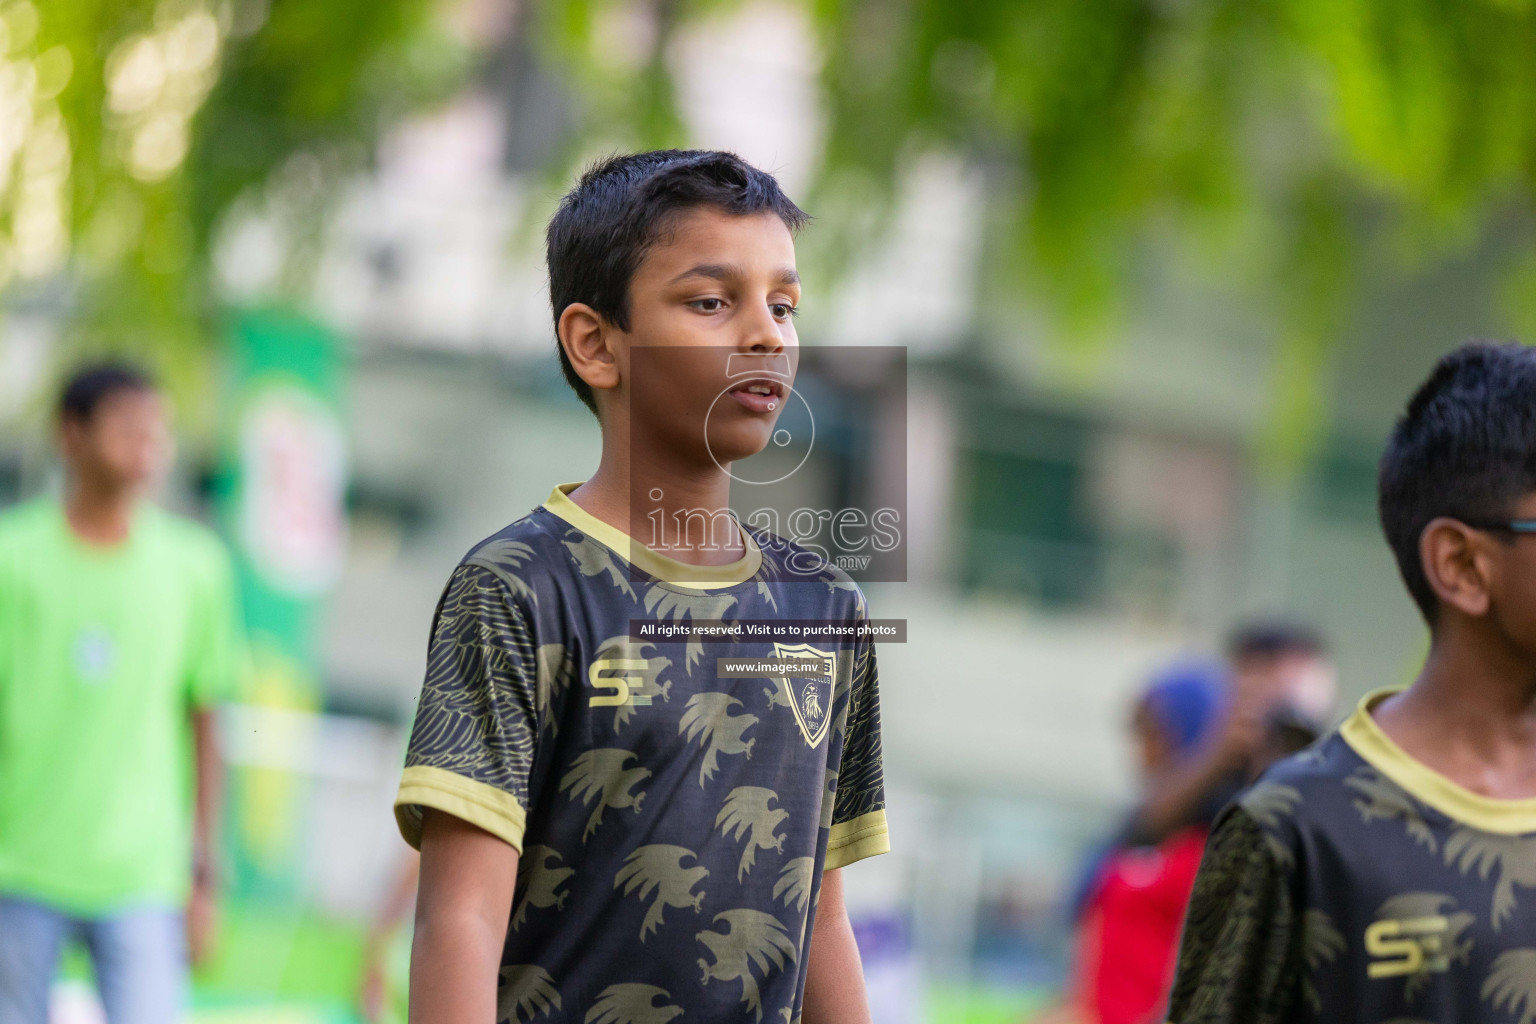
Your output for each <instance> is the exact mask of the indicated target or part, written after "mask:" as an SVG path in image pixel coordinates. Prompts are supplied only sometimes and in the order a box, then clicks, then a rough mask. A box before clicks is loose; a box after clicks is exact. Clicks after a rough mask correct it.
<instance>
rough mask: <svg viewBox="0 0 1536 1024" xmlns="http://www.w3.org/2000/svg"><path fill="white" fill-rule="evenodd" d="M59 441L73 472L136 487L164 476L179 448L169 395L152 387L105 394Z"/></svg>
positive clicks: (118, 486)
mask: <svg viewBox="0 0 1536 1024" xmlns="http://www.w3.org/2000/svg"><path fill="white" fill-rule="evenodd" d="M60 441H61V445H62V448H63V454H64V460H65V462H66V463H68V464H69V466H70V469H71V471H73V472H75V473H77V474H80V475H82V476H88V477H90V478H91V479H92V480H94V481H98V482H100V483H103V484H105V485H107V486H109V487H112V488H114V489H125V490H133V491H142V490H145V489H147V488H149V487H152V486H153V485H154V484H155V483H157V482H158V481H159V479H160V478H161V477H162V476H163V475H164V474H165V471H166V470H167V469H168V468H169V467H170V462H171V458H172V452H173V447H174V445H173V442H172V440H171V430H170V417H169V414H168V412H167V410H166V404H165V399H164V398H162V397H161V396H160V394H159V392H156V391H153V390H150V389H147V388H122V389H119V390H117V391H114V392H112V393H110V394H108V395H106V396H104V397H103V398H102V399H101V401H100V402H98V403H97V404H96V408H95V409H94V410H93V411H92V412H91V415H90V417H89V418H88V419H85V420H69V421H67V422H65V423H64V424H63V426H62V427H61V429H60Z"/></svg>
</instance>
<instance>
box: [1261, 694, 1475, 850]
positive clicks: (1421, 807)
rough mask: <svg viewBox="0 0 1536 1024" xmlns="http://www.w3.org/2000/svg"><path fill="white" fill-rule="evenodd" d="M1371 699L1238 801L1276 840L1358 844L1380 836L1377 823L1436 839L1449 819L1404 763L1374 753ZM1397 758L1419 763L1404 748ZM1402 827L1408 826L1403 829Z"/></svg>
mask: <svg viewBox="0 0 1536 1024" xmlns="http://www.w3.org/2000/svg"><path fill="white" fill-rule="evenodd" d="M1374 698H1375V695H1373V697H1372V698H1367V701H1365V702H1362V704H1361V707H1360V708H1359V709H1357V710H1356V711H1355V712H1354V714H1353V715H1351V716H1350V718H1349V719H1347V720H1346V721H1345V722H1344V723H1343V724H1342V725H1341V726H1340V727H1339V728H1337V729H1335V730H1334V731H1333V732H1331V733H1329V734H1328V735H1326V736H1324V737H1323V738H1322V739H1319V740H1318V741H1317V742H1316V743H1314V744H1312V746H1310V747H1308V748H1307V749H1306V750H1303V751H1301V752H1300V753H1298V754H1294V755H1292V756H1291V757H1288V758H1286V759H1284V760H1282V761H1279V762H1277V763H1276V764H1274V765H1273V766H1272V767H1271V768H1270V769H1269V770H1268V771H1266V772H1265V773H1264V775H1263V776H1262V777H1261V778H1260V779H1259V781H1258V782H1256V783H1255V784H1254V785H1253V786H1251V787H1250V788H1249V789H1248V790H1246V791H1245V792H1244V793H1242V794H1241V795H1240V796H1239V797H1238V798H1237V800H1236V802H1235V806H1236V807H1238V808H1241V809H1242V810H1243V811H1244V812H1246V813H1247V815H1248V816H1249V817H1250V818H1252V819H1253V820H1254V821H1255V822H1256V823H1257V824H1258V825H1259V827H1260V828H1262V829H1263V831H1264V833H1265V835H1266V837H1267V838H1269V840H1270V841H1271V843H1272V844H1279V846H1280V847H1284V848H1291V849H1295V848H1299V847H1300V846H1302V845H1306V846H1315V845H1316V844H1318V843H1320V842H1326V843H1327V844H1329V845H1339V846H1353V845H1359V844H1360V843H1363V842H1366V841H1368V840H1372V839H1376V840H1379V839H1380V837H1381V835H1382V833H1380V832H1378V831H1377V830H1375V829H1372V828H1371V826H1372V824H1373V823H1376V822H1387V821H1395V822H1398V823H1399V824H1400V825H1402V826H1404V828H1405V829H1406V833H1405V834H1406V835H1407V836H1408V837H1409V839H1411V840H1412V841H1415V842H1418V843H1427V842H1432V841H1433V839H1432V837H1433V835H1434V834H1435V833H1436V832H1438V831H1440V830H1441V829H1442V828H1443V827H1444V826H1445V825H1446V824H1447V823H1449V819H1448V818H1446V816H1445V815H1444V814H1442V813H1441V812H1440V811H1438V810H1436V809H1435V808H1434V807H1432V806H1431V805H1430V804H1429V803H1427V802H1425V801H1424V800H1423V799H1422V798H1421V796H1420V795H1418V794H1416V793H1415V792H1414V791H1413V789H1412V787H1410V786H1408V785H1405V784H1404V781H1403V779H1404V776H1403V772H1402V770H1400V766H1399V765H1397V764H1395V763H1392V762H1389V761H1387V760H1385V759H1384V758H1383V757H1382V756H1380V755H1379V753H1378V752H1377V751H1375V750H1373V748H1372V746H1371V741H1372V739H1373V735H1372V734H1373V733H1374V731H1375V730H1374V727H1373V726H1372V725H1371V724H1370V720H1369V712H1368V710H1367V706H1368V704H1369V703H1370V702H1371V701H1372V700H1373V699H1374ZM1396 757H1397V759H1398V760H1399V761H1401V762H1403V763H1404V764H1409V765H1411V762H1408V761H1407V760H1406V755H1403V754H1402V753H1401V752H1400V751H1399V752H1396ZM1399 831H1401V830H1399Z"/></svg>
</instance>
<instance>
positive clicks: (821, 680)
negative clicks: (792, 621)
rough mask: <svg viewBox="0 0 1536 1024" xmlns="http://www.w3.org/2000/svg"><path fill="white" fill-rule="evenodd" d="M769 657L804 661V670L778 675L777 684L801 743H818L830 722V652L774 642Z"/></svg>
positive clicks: (831, 667) (807, 645)
mask: <svg viewBox="0 0 1536 1024" xmlns="http://www.w3.org/2000/svg"><path fill="white" fill-rule="evenodd" d="M773 656H774V657H775V658H799V659H803V660H804V661H805V669H804V670H803V671H801V672H799V673H798V674H795V675H783V676H779V685H780V686H781V687H783V689H784V690H785V692H786V694H787V695H788V698H789V710H790V711H792V712H794V715H795V722H796V724H798V725H799V726H800V734H801V735H802V736H804V737H805V742H807V743H809V744H810V745H811V746H813V747H814V746H818V745H819V744H820V743H821V741H822V740H823V739H824V738H825V737H826V735H827V727H828V726H829V725H831V724H832V687H833V670H834V664H835V663H834V660H833V659H834V655H833V654H832V653H831V652H829V651H823V650H819V649H817V648H815V647H812V646H811V645H810V644H774V645H773Z"/></svg>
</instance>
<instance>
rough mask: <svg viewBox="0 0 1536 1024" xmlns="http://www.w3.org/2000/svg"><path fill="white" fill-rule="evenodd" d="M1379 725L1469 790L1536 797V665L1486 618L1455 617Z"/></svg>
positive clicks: (1379, 715) (1382, 710)
mask: <svg viewBox="0 0 1536 1024" xmlns="http://www.w3.org/2000/svg"><path fill="white" fill-rule="evenodd" d="M1375 718H1376V723H1377V725H1379V726H1380V727H1381V728H1382V730H1383V731H1384V732H1385V733H1386V734H1387V735H1388V736H1389V737H1391V739H1392V740H1393V741H1394V742H1396V743H1397V744H1398V746H1400V747H1402V748H1403V750H1404V751H1406V752H1407V753H1408V754H1409V756H1411V757H1413V758H1414V759H1415V760H1417V761H1419V762H1421V763H1423V764H1424V765H1426V766H1427V767H1429V768H1432V769H1434V770H1435V771H1437V772H1439V773H1440V774H1441V775H1444V776H1446V777H1448V778H1449V779H1451V781H1453V782H1455V783H1457V784H1458V785H1460V786H1461V787H1462V788H1464V789H1468V790H1471V791H1472V792H1474V793H1481V794H1482V795H1484V796H1490V797H1494V798H1498V799H1523V798H1527V797H1536V660H1533V659H1532V658H1530V657H1529V655H1527V654H1526V653H1525V652H1523V651H1520V650H1518V649H1516V648H1515V646H1514V645H1513V644H1512V643H1511V642H1510V641H1509V639H1508V638H1507V637H1505V636H1503V635H1502V633H1500V632H1499V630H1498V629H1497V627H1496V626H1494V625H1493V623H1492V622H1490V621H1489V620H1487V619H1479V620H1467V619H1460V618H1456V619H1449V620H1448V621H1442V622H1441V624H1440V627H1439V628H1438V629H1436V631H1435V637H1434V640H1433V642H1432V643H1431V645H1430V651H1429V657H1428V658H1427V659H1426V660H1425V662H1424V668H1423V669H1422V670H1421V671H1420V673H1419V676H1418V678H1417V679H1415V680H1414V683H1413V685H1412V686H1411V687H1409V689H1408V690H1407V691H1405V692H1404V693H1402V694H1399V695H1398V696H1396V697H1394V698H1392V699H1390V700H1388V701H1386V702H1384V703H1382V704H1381V705H1379V706H1378V708H1377V710H1376V713H1375Z"/></svg>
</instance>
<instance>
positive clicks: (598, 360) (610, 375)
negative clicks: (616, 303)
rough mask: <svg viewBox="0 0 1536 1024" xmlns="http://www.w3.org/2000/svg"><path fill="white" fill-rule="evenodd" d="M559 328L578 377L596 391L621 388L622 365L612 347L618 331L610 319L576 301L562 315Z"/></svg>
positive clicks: (566, 352)
mask: <svg viewBox="0 0 1536 1024" xmlns="http://www.w3.org/2000/svg"><path fill="white" fill-rule="evenodd" d="M557 329H558V331H559V334H560V347H561V348H563V349H565V357H566V358H567V359H569V360H570V361H571V366H572V367H573V368H574V369H575V370H576V376H578V377H580V378H581V379H582V380H584V381H586V382H587V386H588V387H590V388H592V389H593V390H594V391H607V390H610V389H612V388H616V387H618V386H619V364H618V362H617V361H616V360H615V359H614V353H613V348H612V344H611V343H612V341H613V335H614V334H615V333H616V331H615V329H614V327H613V325H612V324H610V323H609V322H608V319H607V317H605V316H603V315H602V314H601V313H599V312H598V311H597V310H595V309H593V308H592V307H591V306H589V305H587V304H586V303H585V302H573V303H571V304H570V305H569V306H566V307H565V309H564V311H563V312H561V314H560V322H559V325H558V328H557Z"/></svg>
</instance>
